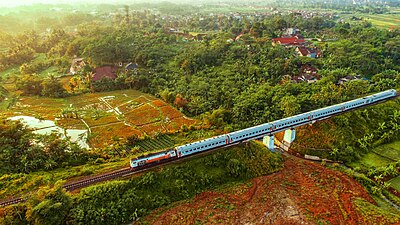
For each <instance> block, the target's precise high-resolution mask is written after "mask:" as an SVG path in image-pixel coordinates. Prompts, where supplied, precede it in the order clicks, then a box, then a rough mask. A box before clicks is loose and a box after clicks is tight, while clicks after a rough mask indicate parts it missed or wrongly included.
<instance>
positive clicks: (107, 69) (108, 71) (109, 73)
mask: <svg viewBox="0 0 400 225" xmlns="http://www.w3.org/2000/svg"><path fill="white" fill-rule="evenodd" d="M116 71H117V69H116V68H115V67H111V66H103V67H97V68H96V69H94V70H93V73H94V74H93V77H92V81H98V80H101V79H102V78H103V77H108V78H110V79H113V80H114V79H115V78H117V75H116V74H115V72H116Z"/></svg>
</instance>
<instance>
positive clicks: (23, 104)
mask: <svg viewBox="0 0 400 225" xmlns="http://www.w3.org/2000/svg"><path fill="white" fill-rule="evenodd" d="M1 115H2V116H3V117H10V116H14V115H28V116H34V117H37V118H43V119H50V120H56V121H57V124H58V125H59V126H61V127H65V128H70V129H71V128H75V129H82V128H86V129H89V131H90V132H91V134H90V138H89V139H90V141H89V144H90V145H91V147H105V146H109V145H110V144H112V143H113V142H114V141H115V140H120V139H126V138H128V137H129V136H132V135H135V136H138V137H141V136H144V135H149V136H152V135H155V134H160V133H172V132H176V131H179V130H180V129H181V127H182V126H183V125H185V126H187V127H189V126H190V125H193V124H194V123H196V120H193V119H189V118H186V117H184V115H183V114H182V113H181V112H180V111H179V110H177V109H175V108H174V107H172V106H170V105H168V104H167V103H165V102H163V101H162V100H160V99H157V98H155V97H153V96H151V95H147V94H144V93H142V92H139V91H136V90H119V91H112V92H102V93H88V94H83V95H77V96H72V97H68V98H63V99H53V98H40V97H29V96H26V97H25V96H24V97H19V98H18V99H17V101H16V103H15V104H14V105H13V106H12V107H10V108H9V109H7V111H2V112H1ZM159 145H160V146H149V147H146V146H143V149H154V147H163V146H167V145H164V144H163V143H160V144H159ZM168 146H169V145H168Z"/></svg>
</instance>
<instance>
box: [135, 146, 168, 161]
mask: <svg viewBox="0 0 400 225" xmlns="http://www.w3.org/2000/svg"><path fill="white" fill-rule="evenodd" d="M171 150H174V149H173V148H171V149H168V150H165V151H161V152H154V153H150V154H144V155H141V156H139V157H136V158H133V159H131V161H132V160H138V159H143V158H147V157H150V156H153V155H158V154H162V153H167V152H169V151H171Z"/></svg>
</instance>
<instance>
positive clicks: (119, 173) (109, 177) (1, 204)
mask: <svg viewBox="0 0 400 225" xmlns="http://www.w3.org/2000/svg"><path fill="white" fill-rule="evenodd" d="M141 171H142V170H138V171H132V169H130V168H129V167H128V168H125V169H121V170H117V171H114V172H110V173H105V174H101V175H97V176H93V177H89V178H85V179H82V180H78V181H75V182H70V183H67V184H64V185H63V188H64V189H65V190H67V191H73V190H76V189H79V188H83V187H87V186H89V185H92V184H95V183H99V182H103V181H107V180H112V179H116V178H119V177H123V176H127V175H130V174H133V173H137V172H141ZM25 201H26V198H12V199H9V200H6V201H2V202H0V207H4V206H8V205H14V204H18V203H21V202H25Z"/></svg>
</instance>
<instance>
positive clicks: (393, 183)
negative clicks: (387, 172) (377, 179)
mask: <svg viewBox="0 0 400 225" xmlns="http://www.w3.org/2000/svg"><path fill="white" fill-rule="evenodd" d="M388 183H389V184H390V187H392V188H394V189H396V190H398V191H400V176H398V177H395V178H393V179H391V180H389V181H388Z"/></svg>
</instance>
